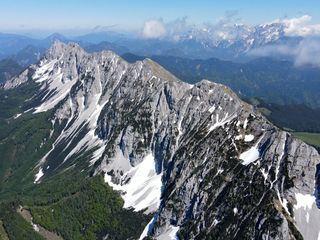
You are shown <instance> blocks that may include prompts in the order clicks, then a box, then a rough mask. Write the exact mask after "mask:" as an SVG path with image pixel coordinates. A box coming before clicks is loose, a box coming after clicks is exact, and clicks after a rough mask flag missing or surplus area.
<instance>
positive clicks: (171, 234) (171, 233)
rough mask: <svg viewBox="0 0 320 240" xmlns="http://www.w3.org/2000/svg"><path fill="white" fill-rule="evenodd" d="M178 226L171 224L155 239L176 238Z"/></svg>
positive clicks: (174, 239)
mask: <svg viewBox="0 0 320 240" xmlns="http://www.w3.org/2000/svg"><path fill="white" fill-rule="evenodd" d="M179 229H180V227H176V226H172V225H170V227H169V228H168V229H167V230H166V231H165V232H163V233H162V234H161V235H159V236H158V237H157V240H177V239H178V237H177V232H178V231H179Z"/></svg>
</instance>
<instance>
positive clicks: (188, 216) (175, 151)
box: [7, 42, 320, 239]
mask: <svg viewBox="0 0 320 240" xmlns="http://www.w3.org/2000/svg"><path fill="white" fill-rule="evenodd" d="M28 82H32V83H36V84H37V85H38V86H39V89H38V92H37V93H36V94H35V96H34V97H33V99H32V101H33V102H34V107H33V108H32V109H31V110H30V111H31V112H32V114H38V113H43V112H47V114H48V115H49V116H50V117H49V121H51V123H52V133H51V134H50V136H48V138H46V139H45V140H43V142H42V143H41V144H48V145H47V148H48V149H49V150H48V151H47V152H46V153H45V154H44V155H43V156H42V158H41V159H36V160H35V163H34V170H33V171H34V172H32V174H34V176H35V177H34V183H35V184H41V183H42V182H44V181H47V180H49V179H51V178H52V176H56V175H57V174H60V173H62V172H63V171H64V170H65V169H68V168H71V167H72V168H74V169H78V170H79V171H83V172H85V173H87V176H92V175H102V176H103V177H104V180H105V182H107V183H108V184H109V185H110V186H111V187H112V188H113V189H114V190H116V191H119V192H120V193H121V196H122V198H123V200H124V208H128V209H133V210H134V211H142V212H143V213H145V214H152V216H153V219H152V220H151V221H150V224H149V225H148V226H146V228H145V231H144V232H143V233H142V234H141V238H140V239H143V237H145V236H147V235H148V236H151V237H153V238H155V239H171V238H175V237H176V235H177V234H178V236H179V239H205V238H206V237H208V236H210V238H211V239H301V237H302V236H303V237H304V238H305V239H316V238H317V236H318V234H319V232H318V229H317V228H313V227H312V225H310V224H308V223H309V222H312V223H318V222H319V221H320V212H319V210H318V208H317V207H316V201H315V200H316V199H315V196H314V189H315V175H316V166H317V164H319V162H320V157H319V154H318V153H317V151H316V150H315V149H314V148H312V147H310V146H308V145H306V144H305V143H303V142H301V141H298V140H296V139H294V138H293V137H292V136H291V135H290V134H289V133H287V132H285V131H282V130H280V129H278V128H277V127H275V126H273V125H272V124H271V123H270V122H268V121H267V120H266V119H265V118H264V117H263V116H261V115H260V114H259V113H257V112H255V111H254V109H253V107H251V106H250V105H248V104H247V103H245V102H243V101H242V100H240V98H239V97H238V96H237V95H236V94H235V93H233V92H232V91H231V90H230V89H229V88H227V87H225V86H223V85H221V84H216V83H212V82H210V81H207V80H203V81H201V82H199V83H197V84H195V85H190V84H187V83H184V82H182V81H180V80H178V79H177V78H176V77H174V76H173V75H172V74H170V73H169V72H167V71H166V70H165V69H163V68H162V67H161V66H160V65H158V64H157V63H155V62H153V61H151V60H149V59H146V60H143V61H138V62H136V63H134V64H129V63H127V62H126V61H124V60H123V59H122V58H120V57H119V56H117V55H116V54H114V53H112V52H102V53H94V54H89V53H86V52H85V51H84V50H82V49H81V48H80V47H79V46H78V45H77V44H73V43H70V44H64V43H61V42H55V44H54V45H53V46H52V47H51V49H50V50H49V52H48V54H47V55H46V57H45V58H44V59H43V60H42V61H41V62H40V63H39V64H38V65H34V66H31V67H30V68H29V69H28V70H27V71H26V72H24V73H22V74H21V76H19V77H18V78H17V79H15V80H12V81H11V82H10V84H11V85H10V84H8V85H7V88H14V87H17V86H19V85H21V84H23V83H26V84H27V83H28ZM28 114H30V113H28ZM39 144H40V143H39ZM84 166H85V167H84ZM306 216H308V217H306Z"/></svg>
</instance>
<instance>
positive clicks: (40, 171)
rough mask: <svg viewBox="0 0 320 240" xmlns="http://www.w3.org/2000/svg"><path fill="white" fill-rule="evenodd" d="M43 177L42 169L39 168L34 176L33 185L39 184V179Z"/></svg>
mask: <svg viewBox="0 0 320 240" xmlns="http://www.w3.org/2000/svg"><path fill="white" fill-rule="evenodd" d="M43 175H44V173H43V171H42V167H40V168H39V172H38V173H37V174H36V175H35V180H34V182H33V183H34V184H36V183H39V180H40V178H41V177H42V176H43Z"/></svg>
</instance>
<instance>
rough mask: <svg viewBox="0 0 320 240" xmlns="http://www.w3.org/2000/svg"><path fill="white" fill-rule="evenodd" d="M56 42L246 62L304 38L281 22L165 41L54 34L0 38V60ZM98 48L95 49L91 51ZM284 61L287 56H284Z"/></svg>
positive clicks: (199, 31) (192, 31)
mask: <svg viewBox="0 0 320 240" xmlns="http://www.w3.org/2000/svg"><path fill="white" fill-rule="evenodd" d="M55 40H59V41H62V42H69V41H72V42H77V43H79V44H80V45H81V46H82V47H87V46H89V45H95V44H98V45H99V44H101V42H108V45H109V47H112V48H116V50H117V49H119V50H120V52H117V53H119V54H120V53H121V51H123V50H124V49H126V50H127V51H128V52H131V53H134V54H137V55H143V56H151V55H170V56H177V57H186V58H192V59H194V58H196V59H206V58H212V57H215V58H220V59H224V60H237V61H244V60H248V59H253V58H255V55H253V54H252V51H253V50H256V49H260V48H262V47H266V46H277V45H283V44H285V45H289V46H296V45H298V44H299V43H300V42H301V41H302V40H303V38H302V37H294V36H287V34H286V32H285V25H284V24H283V23H280V22H276V23H270V24H264V25H257V26H247V25H243V24H235V25H232V26H229V27H228V28H224V29H220V30H217V29H216V28H215V27H212V26H211V27H210V26H207V27H204V28H199V27H194V28H188V29H186V30H184V31H180V32H176V31H173V32H172V33H168V35H167V36H166V37H164V38H158V39H147V38H143V37H142V36H140V35H133V34H124V33H117V32H111V31H109V32H93V33H88V34H85V35H82V36H74V37H65V36H63V35H61V34H59V33H54V34H52V35H50V36H48V37H46V38H45V39H40V40H39V39H33V38H29V37H26V36H22V35H16V34H4V33H2V34H0V58H4V57H8V56H10V55H14V54H17V53H18V52H19V51H21V50H22V49H24V48H26V47H27V46H29V45H32V46H35V47H37V48H48V47H49V46H50V45H51V44H52V43H53V42H54V41H55ZM90 48H93V49H94V48H95V47H93V46H92V47H90ZM281 57H284V56H281Z"/></svg>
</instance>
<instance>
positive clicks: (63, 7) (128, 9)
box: [0, 0, 320, 31]
mask: <svg viewBox="0 0 320 240" xmlns="http://www.w3.org/2000/svg"><path fill="white" fill-rule="evenodd" d="M0 11H1V13H0V14H1V17H0V31H1V30H2V31H3V30H24V29H25V30H27V29H46V30H49V31H50V30H59V29H73V28H75V29H77V28H78V29H79V28H82V29H90V28H93V27H95V26H97V25H101V26H109V25H116V27H115V28H116V29H127V30H128V29H132V30H133V29H139V28H141V27H142V26H143V23H144V21H146V20H149V19H158V18H162V19H163V20H164V21H171V20H174V19H177V18H181V17H184V16H186V17H188V21H189V22H191V23H203V22H215V21H217V20H219V19H220V18H222V17H223V16H224V14H225V12H226V11H238V17H240V18H241V21H243V22H244V23H249V24H256V23H263V22H268V21H271V20H273V19H276V18H283V17H297V16H301V15H304V14H308V15H311V16H312V17H313V21H314V22H319V21H320V0H268V1H266V0H250V1H249V0H223V1H222V0H220V1H214V0H161V1H160V0H157V1H155V0H104V1H103V0H1V1H0Z"/></svg>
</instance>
